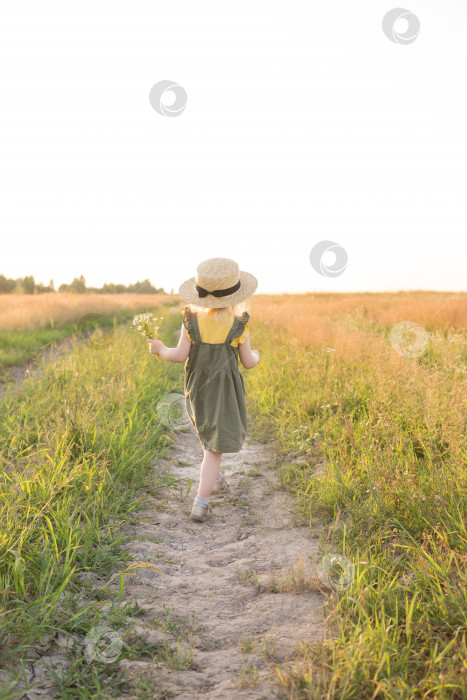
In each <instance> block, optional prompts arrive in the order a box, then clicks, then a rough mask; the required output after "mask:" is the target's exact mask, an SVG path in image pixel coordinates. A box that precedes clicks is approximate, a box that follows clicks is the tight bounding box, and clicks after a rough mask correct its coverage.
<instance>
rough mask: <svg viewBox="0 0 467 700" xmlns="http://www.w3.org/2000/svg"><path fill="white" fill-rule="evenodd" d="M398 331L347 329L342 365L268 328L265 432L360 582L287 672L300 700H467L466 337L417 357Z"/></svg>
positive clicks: (288, 483)
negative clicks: (399, 345)
mask: <svg viewBox="0 0 467 700" xmlns="http://www.w3.org/2000/svg"><path fill="white" fill-rule="evenodd" d="M336 323H337V321H336ZM389 330H390V329H389V327H388V328H386V329H384V328H383V329H382V328H379V332H378V334H375V333H373V331H372V329H371V328H369V327H368V324H367V325H366V327H365V328H364V329H362V328H360V329H358V330H356V329H352V331H351V333H352V336H350V331H349V333H348V336H345V330H344V329H342V333H341V334H340V335H339V334H337V336H338V337H339V340H340V342H341V343H342V347H343V351H342V352H340V353H336V352H335V348H332V347H325V346H323V344H321V345H320V344H319V343H318V342H317V343H312V342H310V343H309V344H308V345H306V344H305V343H304V341H303V339H297V338H293V339H291V340H288V339H287V338H286V337H285V335H283V334H282V333H281V331H280V329H278V330H277V331H276V332H275V333H274V334H270V332H269V331H268V329H266V327H263V328H262V329H259V328H258V330H255V343H254V345H255V347H259V348H260V351H261V355H262V360H261V363H260V364H259V365H258V367H257V368H256V369H255V370H254V371H253V372H247V373H246V375H245V382H246V386H247V396H248V402H249V409H250V413H252V414H253V415H254V424H253V426H252V428H253V429H254V431H255V432H256V435H257V437H260V438H261V439H263V440H266V439H268V438H269V437H272V436H274V437H276V438H278V440H279V442H280V444H281V449H282V450H283V451H282V453H281V454H280V455H279V462H280V468H279V474H280V477H281V480H282V483H283V485H284V486H285V487H286V488H287V489H289V490H290V492H291V493H293V494H294V496H295V497H296V499H297V504H298V507H299V510H300V512H301V514H302V516H303V518H304V520H305V521H311V520H313V519H314V518H316V517H320V518H323V519H324V520H325V522H327V523H328V524H329V526H330V527H329V530H328V544H329V546H330V547H331V548H332V551H333V552H336V553H339V554H341V555H343V556H344V557H346V559H347V560H348V564H349V569H348V571H350V572H351V577H350V579H349V580H348V582H347V583H346V585H344V586H341V587H340V588H339V587H336V590H334V592H333V594H332V600H331V606H330V607H331V608H332V612H331V617H330V620H329V629H330V630H331V629H332V638H331V635H329V638H328V639H327V640H326V641H325V642H324V643H323V644H313V643H309V644H308V643H305V644H304V645H302V647H301V649H300V653H299V655H298V657H297V660H296V661H295V662H294V663H291V664H289V665H287V666H284V667H283V668H280V669H279V670H278V677H279V679H280V682H281V684H282V686H283V688H284V690H285V691H286V692H287V693H288V697H291V698H320V699H322V698H358V699H364V698H368V699H370V698H371V699H372V700H373V699H382V698H396V697H397V698H404V699H409V698H437V699H439V700H444V699H447V698H459V699H460V698H465V697H467V646H466V622H467V573H466V563H467V554H466V551H467V548H466V545H467V505H466V504H467V499H466V461H467V448H466V443H465V435H466V423H467V421H466V411H465V407H466V404H465V366H464V365H463V364H462V358H463V359H464V360H465V358H466V343H465V333H453V334H449V333H444V334H440V335H439V336H438V337H434V338H433V339H432V341H430V343H429V344H428V346H427V347H426V349H425V352H424V353H423V354H422V355H421V356H420V357H416V358H407V357H401V356H400V355H398V354H397V353H396V352H395V351H394V350H393V348H392V347H391V346H390V344H389V342H388V341H387V334H388V333H389ZM337 336H336V337H337ZM347 342H348V347H347V346H346V345H345V344H346V343H347ZM350 343H351V344H352V345H350ZM316 433H318V436H317V438H316V440H317V442H318V446H319V450H320V456H321V459H320V460H319V461H322V462H323V463H324V471H323V472H322V473H320V472H319V471H315V469H314V467H315V464H316V461H317V459H316V441H315V440H314V437H313V436H314V435H315V434H316ZM323 551H324V547H323Z"/></svg>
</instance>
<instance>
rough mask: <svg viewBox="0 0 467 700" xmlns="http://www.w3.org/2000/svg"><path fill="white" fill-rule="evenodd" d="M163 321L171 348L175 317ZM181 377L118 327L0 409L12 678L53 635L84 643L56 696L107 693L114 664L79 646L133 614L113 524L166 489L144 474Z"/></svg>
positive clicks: (1, 570) (0, 598) (150, 472)
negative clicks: (88, 656)
mask: <svg viewBox="0 0 467 700" xmlns="http://www.w3.org/2000/svg"><path fill="white" fill-rule="evenodd" d="M163 315H165V316H166V318H167V321H166V326H165V329H164V330H165V332H166V334H167V335H166V336H165V337H164V333H162V338H163V339H165V341H166V342H168V343H169V344H170V342H171V337H172V333H173V329H174V328H175V325H177V326H178V325H179V323H178V322H179V319H178V316H176V315H174V316H170V315H169V314H168V313H167V314H164V313H163ZM181 371H182V367H181V366H180V365H173V364H170V363H164V362H162V361H160V360H159V359H158V358H156V357H154V356H152V355H150V354H149V352H148V348H147V344H146V342H145V341H144V339H143V338H141V337H140V336H139V335H138V336H136V335H133V334H131V333H130V332H128V330H127V329H126V328H117V329H116V330H115V335H114V336H113V338H112V341H111V342H110V343H108V344H105V345H102V346H99V345H96V344H95V343H93V342H92V341H91V340H84V341H83V342H82V343H79V344H77V345H76V346H75V347H74V349H73V351H72V352H70V353H68V354H67V355H64V356H63V357H61V358H59V359H58V361H57V363H56V364H55V365H52V364H50V363H49V364H48V365H46V366H45V373H44V374H43V375H41V376H39V377H38V378H36V379H34V380H31V381H30V382H27V383H26V384H25V385H24V386H23V387H22V388H19V390H18V392H15V394H14V396H9V397H7V399H6V401H5V402H4V403H2V404H0V445H1V448H0V465H1V467H2V472H1V476H0V620H1V624H0V628H1V631H0V667H1V668H7V669H8V668H10V669H12V668H16V669H17V668H18V667H17V660H18V658H19V659H21V658H26V657H27V655H28V647H30V645H32V644H33V643H37V641H38V640H41V639H43V640H46V639H48V638H50V637H51V636H53V635H54V634H55V633H57V632H60V633H61V634H64V635H66V636H70V635H72V636H73V635H74V636H76V637H77V638H78V639H79V640H81V646H80V647H79V649H78V651H76V653H75V654H74V656H73V657H72V667H71V669H70V670H69V672H68V675H67V677H66V679H65V680H63V684H64V685H63V689H62V690H63V694H62V697H70V698H71V697H73V698H75V697H83V698H88V697H91V696H92V697H101V695H99V693H100V692H102V689H103V688H104V686H105V687H106V688H109V687H110V686H112V683H114V680H115V679H114V680H112V679H113V676H114V675H115V667H114V665H113V664H108V663H96V664H89V663H88V662H87V661H84V660H83V652H84V647H83V644H82V642H83V640H84V639H85V636H86V634H87V633H88V632H89V631H90V630H91V629H92V628H93V627H95V626H96V625H99V624H102V622H103V621H105V622H106V623H107V624H110V625H111V626H112V627H113V628H114V629H115V630H119V629H123V628H126V626H127V622H126V621H127V618H128V616H130V615H131V616H134V614H135V609H134V606H131V605H128V604H127V603H124V602H123V601H122V595H123V587H124V583H125V577H126V573H125V571H126V569H127V566H128V565H129V564H130V562H131V559H130V558H129V556H128V555H126V554H125V552H124V550H123V548H122V546H123V544H124V543H125V538H123V537H122V536H121V535H119V533H118V526H119V524H120V523H122V522H125V521H128V520H131V518H133V517H134V513H136V512H137V511H138V510H139V509H141V508H142V507H144V497H141V496H138V495H137V492H138V491H139V490H140V489H142V488H144V487H148V488H151V489H152V491H154V490H159V491H160V490H161V489H164V488H165V486H166V485H167V484H168V483H170V479H169V478H168V477H165V476H164V475H163V474H161V473H156V472H154V469H153V467H152V466H151V461H152V460H153V458H154V457H155V456H156V455H157V453H159V454H162V453H164V451H165V450H166V449H167V447H168V446H169V445H170V439H169V437H167V436H166V435H165V431H164V427H163V426H162V425H161V424H160V422H159V419H158V415H157V412H156V404H157V401H158V399H159V398H161V397H162V396H163V395H164V394H166V393H168V392H170V391H171V390H174V389H180V381H181V377H182V374H181ZM116 571H117V572H119V573H117V575H116V577H115V576H114V578H115V581H116V582H118V583H119V592H118V593H111V592H110V591H109V590H108V589H107V588H106V586H107V584H108V583H109V582H110V580H111V574H115V572H116ZM86 572H89V573H90V574H91V579H90V582H87V581H86V582H84V581H82V580H81V577H80V575H82V574H83V573H86ZM103 581H105V582H106V583H105V584H104V583H103ZM83 593H84V594H85V595H84V596H83ZM103 601H104V602H107V604H108V606H109V610H108V612H105V614H104V613H103V612H102V611H101V610H100V609H99V608H98V606H100V605H102V603H103ZM136 612H137V611H136ZM138 648H139V647H138ZM138 648H137V649H136V651H135V650H133V651H132V649H131V647H130V646H128V645H127V646H125V647H124V648H123V651H122V655H123V656H129V655H130V654H131V653H139V651H138ZM120 658H121V657H120ZM13 662H15V663H13ZM115 683H116V681H115ZM109 684H110V685H109ZM112 687H113V686H112ZM5 693H6V694H3V695H2V694H0V697H2V698H6V697H12V696H13V694H14V693H11V695H10V694H9V692H8V691H5Z"/></svg>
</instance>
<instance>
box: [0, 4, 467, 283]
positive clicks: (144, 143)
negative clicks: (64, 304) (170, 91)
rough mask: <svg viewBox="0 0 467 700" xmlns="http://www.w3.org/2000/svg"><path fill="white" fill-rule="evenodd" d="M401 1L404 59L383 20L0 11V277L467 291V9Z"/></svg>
mask: <svg viewBox="0 0 467 700" xmlns="http://www.w3.org/2000/svg"><path fill="white" fill-rule="evenodd" d="M407 2H408V4H407V5H406V4H405V0H404V5H403V7H404V8H405V9H408V10H410V11H411V12H412V13H414V14H415V15H416V16H417V17H418V18H419V20H420V33H419V36H418V37H417V38H416V39H415V41H413V42H412V43H410V44H408V45H401V44H397V43H393V42H391V41H390V40H389V39H388V38H387V37H386V36H385V34H384V33H383V30H382V19H383V17H384V15H385V14H386V13H387V12H388V11H389V10H391V9H392V8H393V7H398V6H399V5H398V3H394V4H392V3H391V2H390V1H388V2H380V1H379V0H365V1H359V2H355V3H349V2H348V1H344V0H336V1H335V2H328V3H313V2H311V0H302V1H301V2H297V1H291V0H288V2H277V1H275V0H272V1H271V0H267V1H266V0H261V1H260V0H255V1H254V2H252V1H251V0H248V1H247V0H235V2H226V1H224V2H223V1H221V0H211V1H209V2H207V1H206V0H183V1H182V0H170V1H169V0H164V1H162V0H151V1H147V2H141V1H138V0H131V1H130V0H128V1H125V2H121V1H119V0H112V2H107V1H100V2H96V0H94V1H93V2H89V1H88V0H79V2H77V1H75V0H72V1H69V0H57V1H55V2H50V1H49V2H48V1H46V0H41V2H37V0H34V1H28V2H26V1H22V0H2V3H1V7H0V120H1V130H0V199H1V201H0V237H1V246H0V274H4V275H6V276H8V277H19V276H24V275H27V274H33V275H34V276H35V278H36V280H37V281H42V282H44V283H48V281H49V279H50V278H53V279H54V280H55V284H56V285H57V286H58V285H59V284H60V283H62V282H70V281H71V280H72V278H73V277H75V276H79V275H81V274H84V276H85V277H86V280H87V282H88V284H89V285H97V286H100V285H101V284H102V283H104V282H123V283H126V284H128V283H131V282H135V281H137V280H142V279H145V278H149V279H150V280H151V281H152V282H153V283H154V284H155V285H156V286H158V287H160V286H163V287H164V288H165V289H166V291H170V289H171V288H174V290H175V291H178V287H179V285H180V284H181V282H183V280H185V279H186V278H188V277H191V276H193V275H194V274H195V269H196V265H197V264H198V263H199V262H201V261H202V260H204V259H206V258H210V257H216V256H222V257H228V258H233V259H234V260H236V261H237V262H238V263H239V265H240V269H242V270H247V271H249V272H252V273H253V274H254V275H255V276H256V277H257V278H258V281H259V286H258V290H257V292H258V293H282V292H305V291H337V292H339V291H354V290H360V291H373V290H381V291H385V290H391V291H394V290H399V289H437V290H452V291H460V290H465V289H466V284H465V282H466V278H467V275H466V272H465V270H466V257H467V256H466V252H467V243H466V240H467V197H466V194H467V160H466V152H467V148H466V145H467V133H466V132H467V130H466V127H465V125H466V124H467V101H466V91H465V76H466V75H467V41H466V38H465V27H466V25H467V22H466V20H467V6H466V4H465V2H461V0H458V1H457V2H453V1H448V2H445V3H443V4H440V3H438V2H436V3H435V2H434V1H432V0H430V1H427V0H424V1H423V2H421V1H417V2H412V0H407ZM399 29H400V30H401V31H403V30H404V21H403V20H401V21H400V22H399ZM163 80H172V81H173V82H174V83H177V84H179V85H180V86H182V88H183V89H184V90H185V91H186V94H187V105H186V109H185V110H184V111H183V113H182V114H180V115H179V116H177V117H165V116H162V115H161V114H159V113H158V112H156V111H155V110H154V109H153V107H152V106H151V104H150V102H149V92H150V90H151V88H152V86H153V85H154V84H156V83H158V82H160V81H163ZM321 240H331V241H333V242H335V243H337V244H338V245H340V246H342V247H343V248H344V249H345V250H346V252H347V254H348V265H347V268H346V270H345V272H343V273H342V274H341V275H340V276H338V277H335V278H329V277H325V276H321V275H319V274H318V273H317V272H315V270H313V268H312V267H311V265H310V260H309V254H310V250H311V249H312V247H313V246H314V245H315V244H316V243H318V242H319V241H321ZM331 259H332V258H331Z"/></svg>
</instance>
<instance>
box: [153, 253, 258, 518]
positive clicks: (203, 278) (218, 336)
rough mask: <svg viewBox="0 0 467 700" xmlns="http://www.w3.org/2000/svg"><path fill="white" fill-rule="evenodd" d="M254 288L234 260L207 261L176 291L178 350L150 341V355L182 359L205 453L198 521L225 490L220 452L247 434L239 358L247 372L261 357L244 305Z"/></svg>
mask: <svg viewBox="0 0 467 700" xmlns="http://www.w3.org/2000/svg"><path fill="white" fill-rule="evenodd" d="M257 286H258V281H257V279H256V277H254V276H253V275H251V274H250V273H248V272H243V271H241V270H239V268H238V265H237V263H236V262H234V261H233V260H230V259H229V258H210V259H209V260H205V261H204V262H202V263H200V264H199V265H198V267H197V268H196V277H191V278H190V279H189V280H186V282H184V283H183V284H182V285H181V286H180V289H179V294H180V296H181V297H182V299H183V300H184V301H186V302H188V306H185V308H184V315H183V324H182V329H181V333H180V340H179V343H178V346H177V347H176V348H167V347H166V346H165V345H164V343H163V342H162V341H160V340H149V350H150V352H152V353H153V354H154V355H160V356H161V357H164V358H165V359H166V360H169V361H171V362H185V360H186V364H185V397H186V408H187V413H188V416H189V418H190V420H191V422H192V424H193V425H194V427H195V429H196V432H197V433H198V437H199V440H200V442H201V445H202V446H203V451H204V458H203V463H202V465H201V473H200V482H199V489H198V495H197V496H196V498H195V500H194V503H193V508H192V511H191V515H190V517H191V518H192V519H193V520H197V521H199V522H203V521H204V520H206V519H207V518H209V517H210V516H211V509H210V508H209V506H208V503H209V497H210V495H211V493H213V492H218V491H220V492H222V491H226V490H227V489H228V487H229V486H228V484H227V482H226V481H225V479H224V478H223V476H222V474H221V473H220V464H221V457H222V453H223V452H239V450H240V449H241V447H242V445H243V442H244V440H245V436H246V432H247V413H246V404H245V384H244V381H243V376H242V375H241V373H240V371H239V368H238V357H239V356H240V360H241V363H242V365H243V367H245V369H252V368H253V367H255V366H256V365H257V364H258V362H259V352H258V351H257V350H252V349H251V347H250V337H249V329H248V321H249V319H250V316H249V314H248V312H247V311H246V310H244V308H245V304H244V303H243V304H242V302H245V301H246V299H248V297H250V296H252V294H254V292H255V290H256V287H257ZM242 312H243V313H242Z"/></svg>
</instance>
